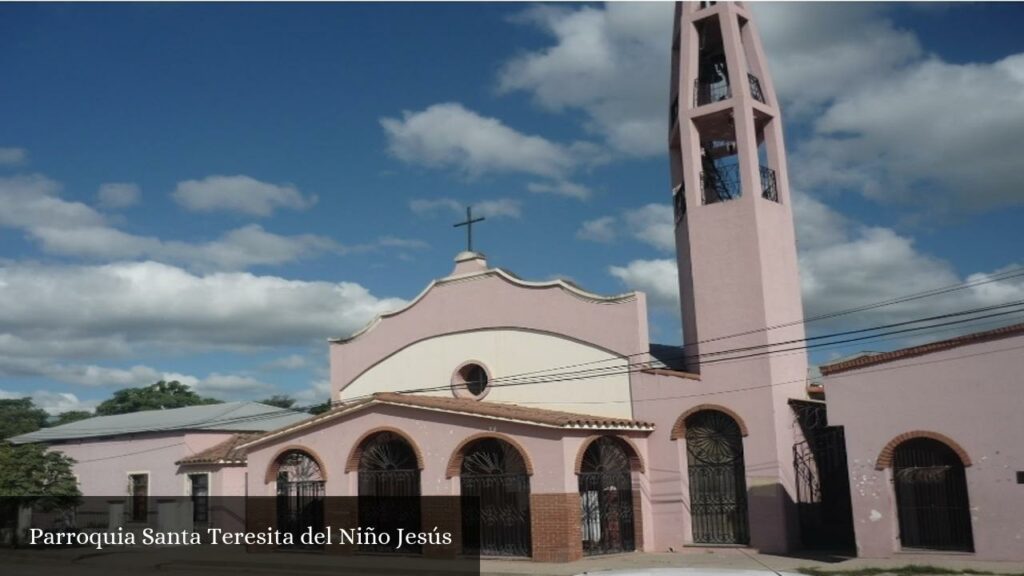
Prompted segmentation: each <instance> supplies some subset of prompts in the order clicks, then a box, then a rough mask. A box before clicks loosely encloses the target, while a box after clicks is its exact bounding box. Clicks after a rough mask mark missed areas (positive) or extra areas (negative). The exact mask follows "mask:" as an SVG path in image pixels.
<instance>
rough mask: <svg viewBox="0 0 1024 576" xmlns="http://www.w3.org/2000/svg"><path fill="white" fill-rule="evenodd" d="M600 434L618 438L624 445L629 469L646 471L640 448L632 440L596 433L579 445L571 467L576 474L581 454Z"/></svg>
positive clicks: (581, 464) (580, 466)
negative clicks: (573, 465) (573, 464)
mask: <svg viewBox="0 0 1024 576" xmlns="http://www.w3.org/2000/svg"><path fill="white" fill-rule="evenodd" d="M602 436H608V437H610V438H615V439H616V440H619V441H621V442H622V443H623V444H625V445H626V455H627V456H628V457H629V469H630V470H632V471H633V472H640V473H641V474H643V473H644V472H645V471H646V469H645V467H644V461H643V458H641V457H640V450H638V449H637V447H636V444H635V443H633V440H631V439H629V438H626V437H623V436H616V435H614V434H598V435H594V436H591V437H589V438H587V439H586V440H584V441H583V445H582V446H580V449H579V452H577V453H576V464H575V467H574V468H573V469H574V470H575V472H576V474H579V473H580V470H581V469H582V468H583V455H584V454H586V452H587V448H590V445H591V444H593V443H594V441H595V440H597V439H598V438H601V437H602Z"/></svg>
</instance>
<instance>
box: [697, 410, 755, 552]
mask: <svg viewBox="0 0 1024 576" xmlns="http://www.w3.org/2000/svg"><path fill="white" fill-rule="evenodd" d="M686 462H687V467H688V468H689V477H690V518H691V519H692V524H693V541H694V543H696V544H747V543H748V542H749V541H750V531H749V529H748V525H747V484H746V477H745V474H744V464H743V436H742V434H741V433H740V427H739V425H738V424H736V421H735V420H733V419H732V418H730V417H729V416H728V415H726V414H724V413H722V412H718V411H717V410H702V411H700V412H697V413H695V414H693V415H691V416H690V417H689V418H687V419H686Z"/></svg>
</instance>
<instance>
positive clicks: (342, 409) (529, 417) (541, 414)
mask: <svg viewBox="0 0 1024 576" xmlns="http://www.w3.org/2000/svg"><path fill="white" fill-rule="evenodd" d="M378 404H386V405H392V406H408V407H410V408H418V409H421V410H437V411H442V412H451V413H455V414H466V415H470V416H479V417H481V418H496V419H501V420H511V421H516V422H525V423H527V424H536V425H540V426H549V427H554V428H568V429H572V428H584V429H616V430H636V431H641V432H649V431H651V430H654V424H652V423H650V422H643V421H639V420H629V419H627V418H610V417H607V416H595V415H593V414H578V413H574V412H561V411H558V410H548V409H545V408H531V407H527V406H519V405H517V404H507V403H503V402H487V401H479V400H473V399H471V398H448V397H445V396H425V395H419V394H399V393H397V392H378V393H376V394H374V395H373V396H369V397H366V398H362V399H360V400H353V401H351V402H345V403H343V404H339V405H337V406H335V407H334V408H332V409H331V410H329V411H327V412H324V413H323V414H319V415H317V416H314V417H312V418H309V419H308V420H305V421H303V422H299V423H297V424H293V425H291V426H285V427H283V428H280V429H278V430H272V431H270V432H266V433H264V434H255V435H253V436H251V437H249V438H248V439H246V440H244V441H242V442H240V444H241V445H243V448H247V447H248V446H254V445H256V444H261V443H263V442H265V441H267V440H270V439H271V438H275V437H277V436H279V435H281V434H285V433H290V432H292V431H295V430H299V429H303V428H308V427H310V426H316V425H319V424H320V423H323V422H327V421H330V420H334V419H337V418H341V417H343V416H345V415H346V414H350V413H354V412H358V411H360V410H363V409H366V408H368V407H371V406H373V405H378Z"/></svg>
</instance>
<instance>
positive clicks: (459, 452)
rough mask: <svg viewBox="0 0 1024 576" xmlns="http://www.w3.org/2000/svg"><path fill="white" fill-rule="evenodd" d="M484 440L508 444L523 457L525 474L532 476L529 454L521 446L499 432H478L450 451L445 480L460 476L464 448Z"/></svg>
mask: <svg viewBox="0 0 1024 576" xmlns="http://www.w3.org/2000/svg"><path fill="white" fill-rule="evenodd" d="M485 438H495V439H497V440H501V441H503V442H508V443H509V444H511V445H512V447H513V448H515V449H516V450H518V451H519V455H520V456H522V457H523V462H524V463H525V464H526V474H527V475H528V476H533V462H532V461H531V460H530V453H529V452H527V451H526V449H525V448H523V445H522V444H520V443H519V442H518V441H516V440H515V439H514V438H512V437H511V436H508V435H506V434H501V433H499V432H480V433H479V434H473V435H472V436H470V437H469V438H466V439H464V440H463V441H462V442H459V445H458V446H456V447H455V450H453V451H452V456H451V458H449V459H448V467H447V468H446V469H445V473H444V477H445V478H454V477H455V476H459V475H460V474H462V459H463V458H464V457H465V456H466V454H465V452H466V448H467V447H468V446H469V445H470V444H472V443H474V442H476V441H477V440H483V439H485Z"/></svg>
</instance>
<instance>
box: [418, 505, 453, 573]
mask: <svg viewBox="0 0 1024 576" xmlns="http://www.w3.org/2000/svg"><path fill="white" fill-rule="evenodd" d="M420 501H421V502H422V507H421V508H420V517H421V518H422V530H423V531H424V532H432V531H433V530H434V528H435V527H436V528H437V529H438V532H451V535H452V543H451V544H449V545H447V546H445V545H443V544H441V545H431V544H426V545H424V546H423V555H424V556H425V557H427V558H457V557H458V555H459V553H460V552H461V551H462V508H461V507H460V506H459V498H458V497H457V496H454V497H453V496H424V497H423V498H421V499H420Z"/></svg>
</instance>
